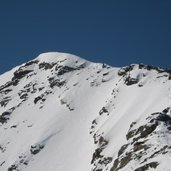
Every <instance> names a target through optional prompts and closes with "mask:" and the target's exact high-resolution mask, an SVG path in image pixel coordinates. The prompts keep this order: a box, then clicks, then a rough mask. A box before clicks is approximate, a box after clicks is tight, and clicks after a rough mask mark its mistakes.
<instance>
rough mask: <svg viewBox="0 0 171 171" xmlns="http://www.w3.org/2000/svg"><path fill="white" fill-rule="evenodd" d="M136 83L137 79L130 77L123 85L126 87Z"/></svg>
mask: <svg viewBox="0 0 171 171" xmlns="http://www.w3.org/2000/svg"><path fill="white" fill-rule="evenodd" d="M137 83H138V79H137V78H131V77H130V76H128V77H127V78H126V80H125V84H126V85H128V86H129V85H133V84H137Z"/></svg>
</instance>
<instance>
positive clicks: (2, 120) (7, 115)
mask: <svg viewBox="0 0 171 171" xmlns="http://www.w3.org/2000/svg"><path fill="white" fill-rule="evenodd" d="M14 110H15V107H13V108H11V109H9V110H7V111H5V112H3V113H2V114H1V115H0V123H1V124H4V123H7V121H8V120H9V119H10V115H11V113H12V112H13V111H14Z"/></svg>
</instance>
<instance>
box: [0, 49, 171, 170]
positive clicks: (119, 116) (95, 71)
mask: <svg viewBox="0 0 171 171" xmlns="http://www.w3.org/2000/svg"><path fill="white" fill-rule="evenodd" d="M48 64H49V65H48ZM46 66H47V68H46ZM132 66H133V69H132V70H131V71H129V76H131V77H132V78H136V79H137V80H138V82H137V83H135V84H132V85H126V84H125V77H124V76H123V75H119V74H118V72H119V71H121V70H124V68H122V69H121V68H114V67H111V66H108V65H106V64H99V63H98V64H96V63H92V62H89V61H86V60H84V59H81V58H79V57H77V56H75V55H71V54H65V53H57V52H49V53H44V54H41V55H39V56H38V57H37V58H35V59H34V60H33V61H30V63H28V64H22V65H21V66H18V67H16V68H14V69H12V70H11V71H9V72H7V73H4V74H2V75H1V76H0V115H1V117H0V171H13V170H17V171H68V170H69V171H111V169H112V167H113V164H114V161H115V159H116V158H117V156H118V151H119V149H120V148H121V146H122V145H124V144H127V143H128V142H129V140H127V139H126V134H127V133H128V130H129V129H130V125H131V123H132V122H136V125H135V128H138V127H140V126H141V125H144V124H146V122H147V120H146V118H147V117H148V116H150V115H151V114H152V113H155V112H162V111H163V110H164V109H166V108H167V107H170V106H169V105H170V101H171V99H170V98H169V89H170V87H171V81H170V80H169V79H168V77H169V73H167V72H158V71H157V70H155V69H151V70H148V69H145V68H142V69H140V68H139V65H136V64H135V65H132ZM24 71H29V72H28V73H26V74H24V75H23V76H21V78H20V76H19V78H16V77H18V75H14V73H16V72H20V73H22V72H23V73H24ZM60 72H61V73H60ZM16 79H17V80H18V81H17V83H16V84H15V83H13V82H14V81H15V80H16ZM11 82H12V83H11ZM4 85H6V86H4ZM102 109H106V111H103V112H102ZM4 112H8V114H7V115H4ZM101 112H102V113H101ZM9 113H10V114H9ZM100 113H101V114H100ZM168 115H169V114H168ZM4 117H5V119H4ZM6 118H7V119H6ZM93 121H95V122H96V123H95V124H94V125H93ZM162 130H165V127H164V126H163V127H162V128H161V129H159V128H158V130H156V132H157V134H154V135H153V134H152V136H151V137H150V138H149V140H148V143H149V144H154V146H155V145H156V148H159V146H161V147H163V145H168V146H171V136H169V135H171V134H170V132H169V130H167V129H166V131H165V132H162ZM161 132H162V133H161ZM161 134H162V135H161ZM164 134H165V135H166V136H165V135H164ZM157 135H158V136H157ZM160 135H161V137H162V138H159V137H160ZM96 136H97V139H98V137H100V136H103V138H104V139H105V141H106V142H107V145H105V146H104V147H102V152H101V155H102V156H103V157H101V160H102V159H104V156H105V157H106V158H111V161H110V162H108V163H107V164H106V165H105V164H101V163H100V162H99V161H100V158H97V159H96V160H95V161H94V162H91V161H92V158H93V153H94V152H95V150H96V149H97V148H98V147H99V146H100V142H98V143H95V142H94V137H96ZM97 141H99V140H97ZM130 141H131V140H130ZM36 149H37V151H36ZM130 150H131V147H130ZM150 150H151V151H150ZM153 151H154V149H153V148H150V149H149V151H148V154H146V155H147V158H148V156H151V155H152V154H153ZM151 161H156V162H158V163H159V165H158V166H157V167H156V168H152V167H149V168H148V170H151V171H152V170H156V171H163V170H164V171H170V170H171V169H170V168H171V163H170V161H171V154H170V153H169V152H168V153H166V154H165V155H164V154H160V155H157V156H154V157H153V158H151V159H147V163H149V162H151ZM141 163H142V160H141V159H140V160H139V161H136V160H135V161H134V160H133V161H131V162H130V163H128V164H127V165H126V166H125V167H123V168H120V169H119V171H120V170H121V171H132V170H135V169H137V168H139V167H140V166H142V165H143V164H141ZM10 169H11V170H10ZM98 169H99V170H98Z"/></svg>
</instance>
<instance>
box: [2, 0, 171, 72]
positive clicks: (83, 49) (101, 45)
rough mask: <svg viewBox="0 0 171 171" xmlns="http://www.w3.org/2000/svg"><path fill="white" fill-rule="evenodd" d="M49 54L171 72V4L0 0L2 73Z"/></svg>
mask: <svg viewBox="0 0 171 171" xmlns="http://www.w3.org/2000/svg"><path fill="white" fill-rule="evenodd" d="M49 51H60V52H67V53H72V54H75V55H78V56H80V57H83V58H85V59H87V60H90V61H94V62H104V63H108V64H110V65H113V66H125V65H129V64H131V63H145V64H150V65H156V66H161V67H164V68H171V1H170V0H15V1H14V0H13V1H11V0H1V1H0V73H3V72H5V71H7V70H9V69H10V68H12V67H14V66H16V65H19V64H21V63H24V62H27V61H28V60H31V59H33V58H35V57H36V56H37V55H38V54H40V53H43V52H49Z"/></svg>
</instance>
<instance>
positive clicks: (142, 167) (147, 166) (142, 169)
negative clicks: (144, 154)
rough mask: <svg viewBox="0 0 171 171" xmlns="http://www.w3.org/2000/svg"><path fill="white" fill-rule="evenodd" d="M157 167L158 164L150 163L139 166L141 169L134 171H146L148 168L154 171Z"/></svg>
mask: <svg viewBox="0 0 171 171" xmlns="http://www.w3.org/2000/svg"><path fill="white" fill-rule="evenodd" d="M158 165H159V163H157V162H151V163H148V164H145V165H144V166H141V167H139V168H137V169H135V170H134V171H146V170H148V169H149V168H154V169H155V168H156V167H157V166H158Z"/></svg>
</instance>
